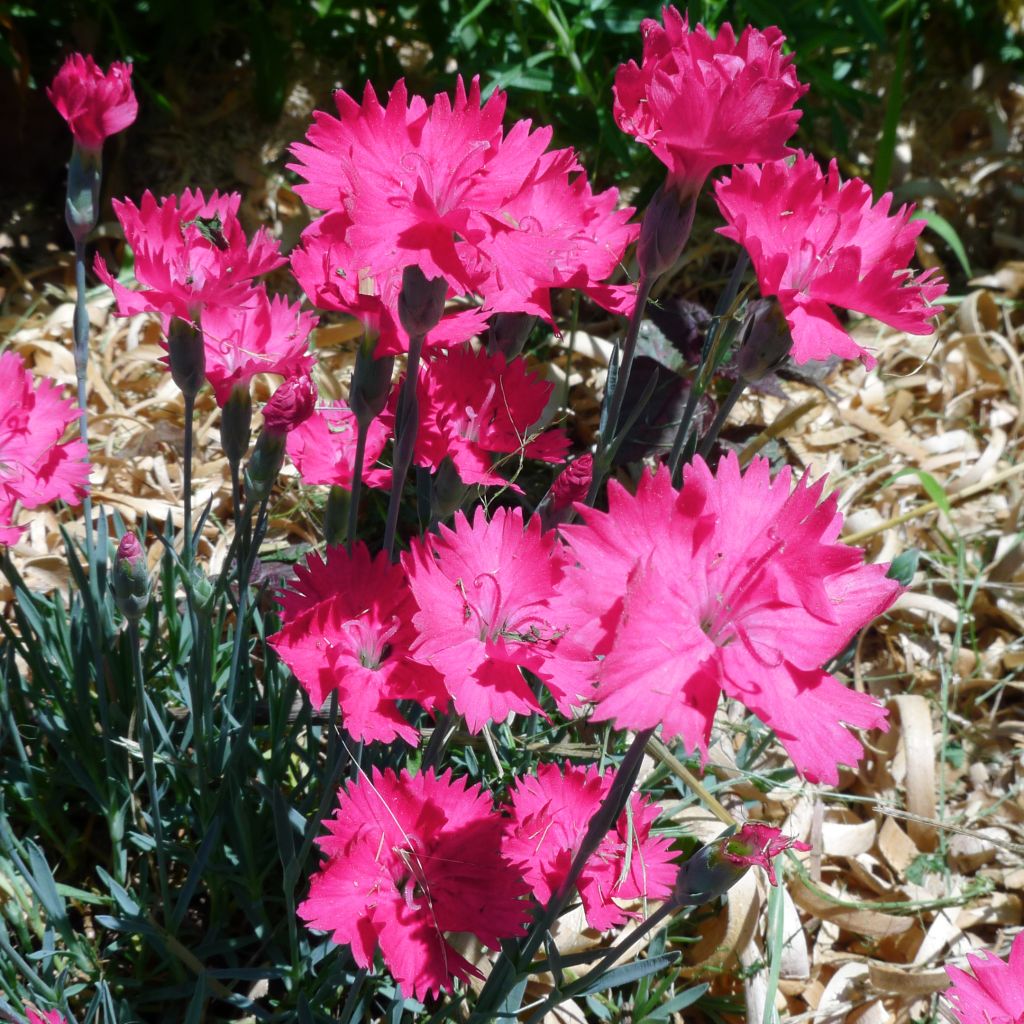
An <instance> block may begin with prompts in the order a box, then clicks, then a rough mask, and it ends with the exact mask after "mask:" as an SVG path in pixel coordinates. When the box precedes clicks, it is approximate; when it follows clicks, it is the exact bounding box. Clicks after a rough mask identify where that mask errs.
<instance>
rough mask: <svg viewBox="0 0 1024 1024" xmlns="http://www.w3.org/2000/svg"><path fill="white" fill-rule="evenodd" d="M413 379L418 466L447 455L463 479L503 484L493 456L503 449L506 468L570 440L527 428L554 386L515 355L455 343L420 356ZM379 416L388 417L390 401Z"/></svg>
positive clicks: (545, 457) (560, 451) (557, 450)
mask: <svg viewBox="0 0 1024 1024" xmlns="http://www.w3.org/2000/svg"><path fill="white" fill-rule="evenodd" d="M418 386H419V407H420V425H419V431H418V432H417V435H416V449H415V454H414V461H415V463H416V465H418V466H430V467H432V468H433V469H437V468H438V467H439V466H440V465H441V462H442V460H443V459H444V458H445V456H448V457H450V458H451V460H452V462H453V463H454V464H455V469H456V471H457V472H458V475H459V478H460V479H461V480H462V481H463V483H467V484H485V485H489V486H505V485H507V484H508V481H507V480H506V479H505V477H503V476H501V475H500V474H499V473H497V472H495V465H494V457H495V456H501V455H504V456H506V458H505V459H503V460H502V461H503V462H504V463H505V464H506V465H508V466H510V467H512V468H518V464H519V461H520V459H521V458H524V457H525V458H528V459H539V460H541V461H544V462H561V461H562V459H563V458H564V457H565V451H566V448H567V447H568V440H567V439H566V437H565V435H564V434H563V433H562V432H561V431H559V430H547V431H544V432H543V433H537V432H534V431H533V430H532V429H531V428H532V427H533V426H534V424H536V423H537V422H538V420H540V418H541V416H542V415H543V413H544V409H545V407H546V406H547V404H548V399H549V398H550V397H551V391H552V388H553V385H552V384H550V383H548V382H547V381H544V380H542V379H541V378H540V377H538V376H537V375H536V374H533V373H530V372H528V371H527V369H526V362H525V361H524V360H523V359H522V358H521V357H517V358H515V359H513V360H512V361H511V362H510V363H507V362H506V361H505V357H504V356H501V355H497V356H489V355H487V353H486V352H484V351H483V350H481V351H479V352H474V351H473V350H472V349H471V348H470V347H469V346H467V345H462V346H458V347H456V348H453V349H450V350H449V351H448V352H446V353H443V354H438V355H435V356H434V358H433V359H432V360H430V361H429V362H428V363H426V364H425V366H424V369H423V372H422V374H421V376H420V379H419V382H418ZM396 397H397V396H396ZM383 419H384V422H385V423H386V424H387V425H391V424H393V423H394V402H392V408H391V410H389V411H388V412H387V414H386V415H385V416H384V417H383ZM516 489H518V488H516Z"/></svg>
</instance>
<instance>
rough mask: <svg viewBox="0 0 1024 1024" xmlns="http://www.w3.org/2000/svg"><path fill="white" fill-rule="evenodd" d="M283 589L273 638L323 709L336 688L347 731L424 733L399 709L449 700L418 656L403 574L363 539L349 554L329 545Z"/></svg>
mask: <svg viewBox="0 0 1024 1024" xmlns="http://www.w3.org/2000/svg"><path fill="white" fill-rule="evenodd" d="M295 572H296V579H295V581H294V582H293V583H292V584H291V589H290V590H286V591H283V592H282V593H281V594H280V595H279V600H280V603H281V609H282V612H281V614H282V619H283V620H284V625H283V627H282V628H281V630H280V631H279V632H277V633H275V634H274V635H273V636H272V637H270V638H269V640H268V642H269V643H270V646H271V647H273V648H274V650H275V651H277V654H278V657H279V658H280V659H281V660H282V661H283V662H284V663H285V664H286V665H287V666H288V667H289V668H290V669H291V670H292V672H294V673H295V678H296V679H298V681H299V682H300V683H301V684H302V688H303V689H304V690H305V691H306V693H308V694H309V699H310V701H311V702H312V703H313V706H314V707H317V708H319V707H320V706H321V705H322V704H323V702H324V701H325V700H326V699H327V698H328V697H329V696H330V694H331V693H332V692H335V691H336V692H337V694H338V707H339V709H340V710H341V714H342V723H343V725H344V727H345V730H346V732H348V734H349V735H350V736H352V737H354V738H355V739H357V740H365V741H366V742H368V743H372V742H377V741H379V742H381V743H391V742H393V741H394V740H395V738H396V737H399V736H400V737H401V738H402V739H404V740H405V741H406V742H407V743H411V744H413V745H415V744H416V743H417V742H418V741H419V733H418V732H417V731H416V729H414V728H413V727H412V726H411V725H410V724H409V722H408V721H407V720H406V719H405V717H404V716H403V715H402V714H401V712H400V711H399V710H398V703H397V702H398V701H400V700H410V701H416V702H418V703H419V704H422V705H423V706H424V707H426V708H434V707H436V706H437V705H438V704H439V703H440V704H442V705H444V704H446V703H447V695H446V694H445V691H444V687H443V686H442V684H441V679H440V676H438V675H437V674H436V673H435V672H434V671H433V670H432V669H430V668H426V667H424V666H423V665H421V664H419V663H417V662H415V661H413V659H412V656H411V654H410V648H411V646H412V644H413V642H414V641H415V640H416V631H415V629H413V626H412V616H413V614H414V613H415V611H416V603H415V601H414V600H413V597H412V594H411V592H410V590H409V586H408V584H407V583H406V580H405V574H404V573H403V572H402V570H401V568H400V567H399V566H397V565H392V564H391V563H390V561H389V560H388V558H387V556H386V555H385V554H383V553H380V554H378V555H377V557H376V558H371V557H370V554H369V552H368V551H367V548H366V545H365V544H363V543H362V542H360V543H357V544H354V545H353V546H352V553H351V554H348V553H347V552H346V551H345V549H344V548H342V547H332V548H328V550H327V557H326V560H325V559H323V558H322V557H320V556H318V555H310V556H309V558H308V559H307V560H306V563H305V565H299V566H297V567H296V570H295Z"/></svg>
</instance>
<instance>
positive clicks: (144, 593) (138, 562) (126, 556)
mask: <svg viewBox="0 0 1024 1024" xmlns="http://www.w3.org/2000/svg"><path fill="white" fill-rule="evenodd" d="M112 579H113V586H114V601H115V603H116V604H117V607H118V609H119V610H120V612H121V614H122V615H123V616H124V617H125V618H126V619H128V620H129V621H131V622H138V621H139V619H141V618H142V616H143V615H144V614H145V611H146V605H147V604H149V590H150V579H149V570H148V569H147V567H146V553H145V551H143V550H142V545H141V544H140V543H139V538H138V537H137V536H136V535H135V534H134V533H133V532H128V533H126V534H125V535H124V536H123V537H122V538H121V541H120V543H119V544H118V545H117V554H116V555H115V556H114V571H113V573H112Z"/></svg>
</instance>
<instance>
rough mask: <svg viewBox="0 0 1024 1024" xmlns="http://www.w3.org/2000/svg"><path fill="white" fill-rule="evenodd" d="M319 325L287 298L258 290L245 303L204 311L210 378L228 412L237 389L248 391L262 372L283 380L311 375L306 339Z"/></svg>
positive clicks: (313, 358) (220, 404) (314, 317)
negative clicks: (257, 375)
mask: <svg viewBox="0 0 1024 1024" xmlns="http://www.w3.org/2000/svg"><path fill="white" fill-rule="evenodd" d="M315 323H316V316H315V315H314V314H312V313H302V312H300V311H299V303H297V302H296V303H295V304H294V305H290V304H289V302H288V300H287V299H286V298H285V297H284V296H283V295H275V296H274V298H273V299H270V298H268V296H267V292H266V289H264V288H256V289H255V291H253V293H252V295H251V297H250V298H249V299H248V300H247V301H246V302H245V303H243V304H234V303H233V304H231V305H228V306H208V307H207V308H206V309H204V310H203V318H202V327H203V344H204V347H205V350H206V379H207V380H208V381H209V382H210V384H211V385H212V387H213V393H214V395H216V397H217V404H218V405H219V406H221V407H223V405H224V403H225V402H226V401H227V400H228V398H229V397H230V395H231V391H232V389H233V388H235V387H242V388H245V389H246V390H247V389H248V387H249V383H250V382H251V381H252V378H253V377H255V376H256V374H258V373H273V374H278V375H280V376H282V377H294V376H298V375H300V374H308V373H309V371H310V370H312V369H313V366H314V364H315V363H316V357H315V356H313V355H312V354H311V353H310V351H309V346H308V345H307V342H306V339H307V338H308V337H309V332H310V331H311V330H312V329H313V326H314V325H315Z"/></svg>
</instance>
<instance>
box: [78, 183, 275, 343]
mask: <svg viewBox="0 0 1024 1024" xmlns="http://www.w3.org/2000/svg"><path fill="white" fill-rule="evenodd" d="M241 201H242V197H241V196H240V195H239V194H238V193H237V192H235V193H231V194H230V195H224V196H222V195H220V193H218V192H214V193H213V194H212V195H211V196H210V198H209V199H205V198H204V197H203V193H202V192H201V191H199V190H196V192H195V193H193V192H191V191H189V190H188V189H185V191H184V192H182V194H181V198H180V200H179V198H178V197H177V196H167V197H166V198H164V199H161V200H160V202H159V203H157V200H156V199H155V198H154V197H153V194H152V193H151V192H149V191H147V192H145V193H144V194H143V196H142V204H141V206H138V207H136V206H135V204H134V203H132V202H131V200H128V199H126V200H124V201H123V202H119V201H118V200H116V199H115V200H114V212H115V213H116V214H117V219H118V220H119V221H120V222H121V227H122V228H123V229H124V235H125V240H126V241H127V242H128V244H129V245H130V246H131V248H132V252H133V253H134V254H135V277H136V280H138V282H139V283H140V284H142V285H144V287H143V288H140V289H139V290H137V291H133V290H132V289H131V288H126V287H125V286H124V285H122V284H120V283H119V282H118V281H117V280H116V279H115V278H114V276H113V274H111V272H110V270H109V269H108V267H107V265H106V263H104V262H103V260H102V259H101V258H100V257H99V254H97V256H96V261H95V265H94V269H95V271H96V274H97V275H98V276H99V277H100V279H101V280H102V281H103V282H104V283H105V284H106V285H107V286H108V287H109V288H110V289H111V290H112V291H113V293H114V296H115V298H116V299H117V315H118V316H135V315H136V314H137V313H160V314H162V315H163V316H164V318H165V321H166V318H167V317H172V316H176V317H180V318H181V319H182V320H187V321H189V322H191V323H197V322H198V321H199V318H200V313H201V312H202V310H203V308H204V307H206V306H209V305H231V304H233V303H244V302H246V301H247V300H249V299H250V297H251V291H252V281H253V278H254V277H256V276H257V275H259V274H265V273H267V272H268V271H270V270H273V269H274V268H275V267H279V266H281V264H282V263H284V262H285V260H284V257H283V256H281V255H280V253H279V252H278V243H277V242H276V241H275V240H274V239H273V238H271V237H270V235H269V234H268V233H267V230H266V229H265V228H260V229H259V230H258V231H257V232H256V234H255V235H254V236H253V239H252V241H251V242H247V241H246V238H245V232H244V231H243V230H242V225H241V224H240V223H239V221H238V206H239V203H241ZM164 326H165V328H166V322H165V325H164Z"/></svg>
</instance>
